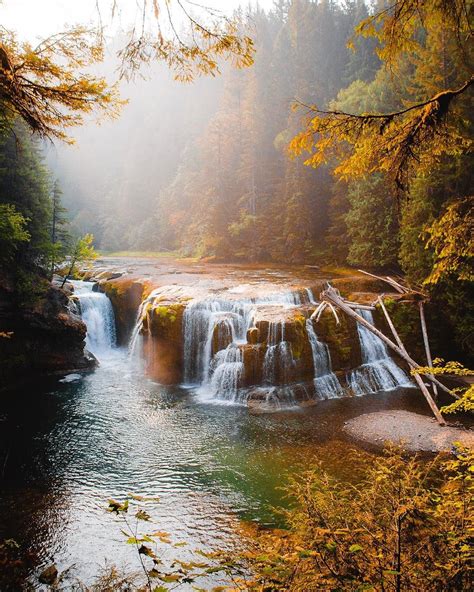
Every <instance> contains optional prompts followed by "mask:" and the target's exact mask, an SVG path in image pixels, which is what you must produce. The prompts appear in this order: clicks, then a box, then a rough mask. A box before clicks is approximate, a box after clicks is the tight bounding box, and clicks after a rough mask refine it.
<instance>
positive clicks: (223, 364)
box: [209, 343, 244, 403]
mask: <svg viewBox="0 0 474 592" xmlns="http://www.w3.org/2000/svg"><path fill="white" fill-rule="evenodd" d="M212 364H213V368H212V370H213V373H212V378H211V383H210V388H209V395H210V396H211V398H215V397H217V398H219V399H220V400H221V401H227V402H229V403H241V402H243V401H242V396H241V395H242V393H241V392H240V390H239V389H240V387H241V380H242V374H243V371H244V361H243V356H242V352H241V350H240V349H239V347H238V346H236V345H235V344H234V343H231V344H230V345H228V346H227V347H226V349H223V350H220V351H218V352H217V353H216V355H215V357H214V359H213V362H212Z"/></svg>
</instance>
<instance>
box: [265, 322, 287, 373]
mask: <svg viewBox="0 0 474 592" xmlns="http://www.w3.org/2000/svg"><path fill="white" fill-rule="evenodd" d="M292 366H294V360H293V352H292V351H291V345H290V344H289V343H288V341H285V322H284V321H280V322H271V323H270V325H269V327H268V338H267V351H266V352H265V358H264V361H263V381H264V382H265V384H267V385H274V384H288V382H289V378H290V372H291V368H292Z"/></svg>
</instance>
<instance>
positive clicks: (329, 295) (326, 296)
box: [320, 288, 458, 425]
mask: <svg viewBox="0 0 474 592" xmlns="http://www.w3.org/2000/svg"><path fill="white" fill-rule="evenodd" d="M320 299H321V300H326V302H332V303H333V304H335V305H336V306H338V307H339V308H340V309H341V310H342V311H344V312H345V313H346V314H348V315H349V316H350V317H352V318H354V319H355V320H356V321H357V322H358V323H359V324H361V325H363V326H364V327H365V328H366V329H368V330H369V331H371V332H372V333H374V334H375V335H377V337H379V338H380V339H381V340H382V341H383V342H384V343H385V344H386V345H388V347H390V348H391V349H392V350H393V351H395V352H396V353H397V354H398V355H399V356H400V357H401V358H402V359H403V360H405V361H406V362H407V364H408V365H409V366H410V367H412V368H420V367H421V366H420V365H419V364H417V363H416V362H415V360H413V359H412V358H411V357H410V356H409V355H408V354H407V352H406V350H405V348H404V347H403V344H402V347H400V346H399V345H397V344H395V343H394V342H393V341H392V340H391V339H389V338H388V337H386V336H385V335H384V334H383V333H382V332H381V331H379V330H378V329H377V327H375V326H374V325H372V324H370V323H369V322H368V321H366V320H365V319H364V318H363V317H362V316H360V315H359V314H358V313H357V312H356V311H355V310H353V309H352V308H351V307H350V306H348V305H347V304H346V303H345V302H344V301H343V300H342V298H341V297H340V296H339V294H338V292H337V291H336V290H335V289H334V288H328V289H327V290H325V291H324V292H323V293H322V294H321V296H320ZM392 325H393V323H392ZM425 376H426V377H427V378H428V379H430V380H431V381H432V382H434V383H435V384H438V386H440V385H441V387H442V388H443V389H444V390H446V391H447V392H448V393H449V394H450V395H452V396H453V397H455V398H458V397H456V395H454V393H451V391H450V390H449V389H447V388H446V387H445V386H444V384H441V383H440V382H439V381H438V380H437V379H436V378H434V376H431V375H429V374H428V373H426V374H425ZM418 378H419V379H420V381H421V383H423V380H422V379H421V378H420V376H419V375H418ZM415 380H416V381H417V383H418V384H419V385H420V382H419V381H418V380H417V379H416V377H415ZM420 389H421V385H420ZM423 389H424V390H423ZM423 389H422V391H423V394H424V395H425V397H426V394H425V392H428V396H429V399H427V400H428V403H430V400H431V402H432V403H433V405H434V408H433V407H432V405H431V403H430V407H431V408H432V410H433V413H434V415H435V417H436V419H437V420H438V422H439V423H440V424H441V425H445V421H444V419H443V417H442V416H441V414H440V413H439V410H438V408H437V407H436V404H435V403H434V401H433V399H432V398H431V395H430V394H429V391H428V389H426V387H425V385H424V383H423ZM435 410H436V411H435Z"/></svg>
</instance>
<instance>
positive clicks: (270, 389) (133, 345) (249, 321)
mask: <svg viewBox="0 0 474 592" xmlns="http://www.w3.org/2000/svg"><path fill="white" fill-rule="evenodd" d="M244 287H245V286H242V289H240V288H241V287H240V286H237V287H236V288H234V289H233V290H229V293H228V295H227V297H226V298H224V297H222V296H221V297H216V298H213V297H210V296H209V294H208V293H207V294H206V293H204V294H203V296H202V297H199V296H197V292H196V291H195V292H194V294H193V298H192V299H190V291H189V289H186V288H184V287H182V286H176V285H169V286H163V287H161V288H158V289H156V290H154V291H153V292H152V293H151V294H150V295H149V296H148V297H147V298H146V299H145V300H144V301H143V302H142V304H141V306H140V308H139V311H138V316H137V321H136V325H135V329H134V331H133V334H132V338H131V342H130V351H131V353H132V354H133V352H135V356H136V357H137V358H138V357H139V354H141V347H140V343H141V339H142V337H141V336H142V334H143V333H144V331H145V327H149V326H150V324H149V323H148V322H147V319H148V315H149V313H150V311H151V310H153V309H154V308H155V307H159V306H162V305H164V306H166V305H167V304H168V303H169V302H175V301H176V300H180V301H183V300H187V301H188V303H187V305H186V307H185V310H184V313H183V325H182V331H183V354H182V355H183V358H182V364H183V366H182V368H183V375H184V376H183V378H184V386H185V387H188V388H192V389H193V390H194V391H195V392H196V394H197V395H199V397H200V398H201V399H203V400H205V401H213V402H216V403H221V404H246V403H247V402H248V401H250V400H253V401H258V402H259V403H262V402H263V404H264V405H268V407H269V408H270V407H271V408H282V407H288V406H293V405H295V404H297V401H302V400H303V401H304V400H314V399H315V398H316V399H320V400H323V399H333V398H338V397H342V396H344V390H343V387H342V386H341V383H340V382H339V379H338V378H337V376H336V375H335V374H334V372H333V371H332V365H331V357H330V353H329V349H328V347H327V345H326V344H325V343H322V342H321V341H319V339H318V337H317V335H316V332H315V329H314V325H313V321H312V320H311V319H307V320H306V325H305V327H306V334H307V339H308V342H309V345H310V346H311V352H312V359H313V367H314V375H313V382H312V384H311V382H305V381H302V382H298V376H297V375H296V374H297V372H296V370H297V368H298V367H299V366H298V363H299V362H298V361H299V359H300V358H295V357H294V355H293V345H292V343H293V342H292V341H291V339H288V337H287V336H286V335H285V332H286V331H288V327H287V325H286V323H287V322H288V321H287V320H286V319H287V317H288V315H287V312H288V311H287V312H286V313H285V312H284V310H285V309H292V308H295V307H306V306H308V305H315V304H316V299H315V298H314V295H313V292H312V291H311V289H309V288H305V289H295V290H293V291H287V292H281V293H277V294H270V295H265V296H261V297H259V298H239V297H238V296H237V295H238V294H239V293H242V292H244V290H243V288H244ZM247 288H248V287H246V289H247ZM280 313H283V314H280ZM361 314H362V315H364V317H365V318H366V319H367V320H368V321H370V322H371V321H372V315H371V313H370V312H369V311H365V310H364V311H361ZM262 315H263V316H262ZM266 315H270V319H271V320H269V321H268V330H267V331H268V332H267V335H266V339H265V340H264V341H263V343H262V342H261V341H259V342H258V343H254V342H253V341H252V340H253V335H254V333H253V332H251V333H249V330H252V329H254V328H256V324H255V323H256V322H258V327H259V331H262V330H264V329H262V325H261V324H260V322H261V321H260V320H259V321H257V318H258V319H260V317H261V318H262V319H266V318H268V316H266ZM275 316H277V319H275ZM290 317H291V314H290ZM274 319H275V320H274ZM264 326H265V325H263V327H264ZM247 335H251V336H252V338H251V339H252V340H251V343H250V344H249V343H248V342H247ZM358 335H359V339H360V344H361V350H362V357H363V363H362V365H361V366H360V367H359V368H357V369H356V370H354V371H352V372H351V373H349V375H348V376H347V382H348V385H349V386H350V387H351V389H352V391H353V392H354V394H356V395H363V394H367V393H371V392H377V391H383V390H391V389H393V388H396V387H398V386H408V385H410V382H409V379H408V377H407V375H406V374H405V373H404V372H403V370H401V369H400V368H399V367H398V366H397V365H396V363H395V362H394V361H393V360H392V359H391V358H390V356H389V355H388V352H387V350H386V348H385V345H384V344H383V342H381V341H380V340H379V339H378V338H377V337H376V336H375V335H373V334H372V333H371V332H370V331H368V330H367V329H365V328H364V327H362V326H358ZM263 337H264V338H265V336H263ZM249 339H250V337H249ZM254 346H255V347H256V348H258V349H257V350H255V349H252V348H253V347H254ZM259 348H260V349H259ZM261 348H265V349H264V352H265V353H264V354H263V353H262V356H263V357H262V358H259V357H258V356H259V355H260V354H258V353H255V352H256V351H257V352H258V351H262V350H261ZM148 353H149V352H148ZM244 356H245V360H244ZM140 360H141V355H140ZM244 361H245V363H244ZM247 364H248V365H247ZM255 364H257V366H255ZM249 377H250V378H249ZM254 378H255V379H256V380H257V381H256V382H251V381H252V380H254Z"/></svg>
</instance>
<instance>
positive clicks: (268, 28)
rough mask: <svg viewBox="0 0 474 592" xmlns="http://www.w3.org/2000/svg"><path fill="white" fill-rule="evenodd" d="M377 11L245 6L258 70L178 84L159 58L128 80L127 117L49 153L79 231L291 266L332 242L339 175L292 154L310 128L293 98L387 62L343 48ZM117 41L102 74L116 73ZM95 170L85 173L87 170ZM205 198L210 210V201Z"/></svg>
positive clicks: (332, 89)
mask: <svg viewBox="0 0 474 592" xmlns="http://www.w3.org/2000/svg"><path fill="white" fill-rule="evenodd" d="M367 15H368V8H367V7H366V6H365V4H364V3H363V2H352V3H348V4H347V5H344V7H343V6H342V5H339V4H338V3H334V2H321V3H312V2H307V1H299V2H293V3H288V2H285V1H280V2H276V3H275V5H274V7H273V9H271V10H268V11H263V10H261V9H259V8H256V9H247V10H242V11H241V12H240V17H239V18H241V20H242V26H243V27H244V29H245V30H246V31H248V32H249V33H250V34H251V35H252V37H253V38H254V41H255V45H256V62H255V66H254V67H252V68H249V69H243V70H237V69H235V68H233V67H232V66H231V65H230V64H228V63H227V64H223V65H222V76H218V77H216V78H213V77H205V78H200V79H197V80H195V81H194V82H193V83H192V84H187V83H180V82H177V81H175V80H174V79H173V75H172V74H171V73H169V72H168V71H167V69H166V68H165V66H162V65H161V66H160V65H156V64H153V65H152V66H150V67H149V68H145V70H144V71H143V74H144V78H135V79H134V80H133V81H131V82H129V83H126V82H122V84H121V93H122V95H123V97H124V98H126V99H128V100H129V103H128V104H127V105H126V106H125V107H124V108H123V112H122V114H121V116H120V118H119V119H118V120H115V121H112V122H110V121H106V122H104V123H102V125H101V126H100V127H99V128H98V127H97V125H96V123H95V122H94V121H91V122H90V123H89V125H86V126H84V127H82V128H80V129H79V130H77V131H76V132H75V137H76V138H77V144H76V145H75V146H73V147H68V146H64V145H60V146H55V147H54V148H53V149H52V150H50V153H49V156H48V161H49V164H50V166H51V168H52V169H53V171H54V173H55V174H56V175H57V176H58V178H59V181H60V184H61V187H62V189H63V191H64V198H63V200H64V204H65V205H66V207H67V208H68V210H69V212H70V214H71V218H72V224H73V227H75V229H76V231H77V232H78V233H84V232H92V233H93V234H94V236H95V240H96V244H97V246H98V247H99V248H101V249H103V250H106V251H110V250H112V251H113V250H152V249H154V250H176V249H180V250H182V251H183V252H184V253H185V254H189V255H196V254H198V255H206V256H217V257H234V258H244V259H249V258H251V259H255V258H256V259H263V260H271V259H275V258H279V257H281V256H282V254H283V253H286V254H287V255H289V256H290V258H291V259H293V260H302V259H305V258H307V257H308V256H309V255H310V253H311V252H312V251H314V249H315V248H323V247H324V245H325V240H326V234H327V231H328V228H329V226H330V224H331V220H330V219H329V217H328V204H329V202H330V200H331V194H332V190H333V189H332V181H331V179H330V174H329V172H328V170H327V168H322V169H320V170H319V171H318V172H317V173H316V172H314V171H311V170H310V169H307V168H306V169H305V167H303V165H302V162H301V160H296V161H293V162H292V161H291V160H290V159H289V158H288V155H287V145H288V142H289V140H290V139H291V138H292V136H293V135H295V134H296V133H297V131H299V129H300V127H301V120H302V116H303V115H304V110H299V111H298V112H293V111H292V109H291V106H292V103H293V102H294V100H295V99H296V98H297V99H299V100H301V101H303V102H305V103H308V104H313V103H316V104H317V105H318V106H319V107H325V106H327V105H328V104H329V102H330V101H331V100H333V99H335V98H336V97H337V94H338V92H339V91H340V90H341V89H342V88H345V87H347V86H349V85H350V84H351V83H352V82H354V81H355V80H361V81H368V80H370V79H371V78H373V76H374V75H375V72H376V69H377V67H378V66H379V62H378V59H377V58H376V56H374V55H373V47H374V41H373V40H372V39H369V40H359V41H357V43H356V48H357V50H358V51H357V52H356V53H354V52H353V51H352V50H351V49H349V48H348V47H347V42H348V40H349V39H350V37H351V36H352V35H353V29H354V26H355V25H356V24H357V23H358V22H359V21H360V20H361V19H362V18H364V17H366V16H367ZM119 46H120V40H119V39H116V40H115V42H114V43H113V44H111V47H110V51H109V52H108V54H107V57H106V61H105V63H104V64H103V65H101V71H102V70H104V71H105V72H107V74H108V77H109V78H110V79H113V77H114V73H115V72H116V68H117V58H116V54H115V51H114V49H115V47H119ZM86 170H87V175H85V174H84V171H86ZM203 206H205V208H203Z"/></svg>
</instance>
